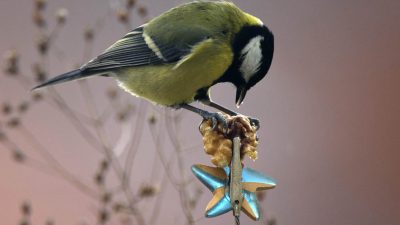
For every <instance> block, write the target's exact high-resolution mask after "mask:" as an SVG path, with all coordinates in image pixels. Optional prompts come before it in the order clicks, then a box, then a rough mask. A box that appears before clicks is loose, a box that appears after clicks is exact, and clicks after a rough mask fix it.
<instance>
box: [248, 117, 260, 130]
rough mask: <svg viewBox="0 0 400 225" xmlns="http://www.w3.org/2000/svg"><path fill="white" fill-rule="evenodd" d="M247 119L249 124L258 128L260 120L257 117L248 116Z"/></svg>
mask: <svg viewBox="0 0 400 225" xmlns="http://www.w3.org/2000/svg"><path fill="white" fill-rule="evenodd" d="M249 120H250V123H251V125H252V126H255V127H256V130H258V129H260V121H259V120H258V119H256V118H251V117H249Z"/></svg>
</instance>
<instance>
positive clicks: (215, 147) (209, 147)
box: [200, 115, 258, 167]
mask: <svg viewBox="0 0 400 225" xmlns="http://www.w3.org/2000/svg"><path fill="white" fill-rule="evenodd" d="M223 116H224V117H225V119H226V120H227V123H228V130H227V131H225V132H224V129H223V126H222V125H221V124H218V125H217V127H215V128H214V129H213V127H212V121H211V120H204V121H203V122H202V123H201V125H200V133H201V134H202V135H203V143H204V150H205V152H206V153H207V154H209V155H211V162H212V163H213V164H214V165H216V166H217V167H225V166H229V164H230V162H231V158H232V147H233V146H232V139H233V138H234V137H235V136H240V138H241V149H240V157H241V160H243V158H244V156H248V157H249V158H250V159H252V160H256V159H257V144H258V141H257V134H256V130H257V129H256V127H254V126H252V125H251V124H250V120H249V118H248V117H246V116H243V115H237V116H229V115H223Z"/></svg>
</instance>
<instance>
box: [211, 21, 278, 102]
mask: <svg viewBox="0 0 400 225" xmlns="http://www.w3.org/2000/svg"><path fill="white" fill-rule="evenodd" d="M257 37H259V45H258V46H259V48H260V49H261V55H262V57H261V59H257V60H260V63H259V67H258V68H257V69H256V70H255V71H254V72H255V73H254V74H250V75H248V74H247V77H246V75H245V74H243V73H242V72H241V70H240V67H241V66H242V64H243V62H244V57H243V55H242V54H243V49H244V48H246V46H247V45H248V44H249V43H250V42H251V41H252V40H253V39H254V38H257ZM233 53H234V58H233V62H232V64H231V66H230V67H229V68H228V69H227V70H226V71H225V73H224V75H223V76H222V77H221V78H220V79H218V80H217V81H216V82H215V83H220V82H231V83H233V84H234V85H235V86H236V87H237V89H238V92H237V96H236V101H237V104H240V103H241V101H242V100H243V98H244V95H245V94H246V91H247V90H249V89H250V88H251V87H253V86H254V85H255V84H256V83H258V82H259V81H260V80H261V79H262V78H264V77H265V75H266V74H267V72H268V70H269V68H270V66H271V62H272V57H273V54H274V36H273V34H272V33H271V31H270V30H269V29H268V28H267V27H266V26H263V25H262V26H244V27H243V28H242V29H241V30H240V31H239V33H238V34H237V35H236V37H235V39H234V41H233ZM238 101H240V102H238Z"/></svg>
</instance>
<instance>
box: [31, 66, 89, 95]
mask: <svg viewBox="0 0 400 225" xmlns="http://www.w3.org/2000/svg"><path fill="white" fill-rule="evenodd" d="M91 75H93V74H92V73H83V72H82V70H81V69H77V70H73V71H70V72H68V73H64V74H61V75H59V76H56V77H54V78H51V79H50V80H47V81H45V82H44V83H41V84H39V85H37V86H35V87H34V88H32V91H33V90H36V89H39V88H42V87H45V86H50V85H55V84H59V83H64V82H67V81H71V80H77V79H82V78H85V77H88V76H91Z"/></svg>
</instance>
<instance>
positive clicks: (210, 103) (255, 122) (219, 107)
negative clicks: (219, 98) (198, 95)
mask: <svg viewBox="0 0 400 225" xmlns="http://www.w3.org/2000/svg"><path fill="white" fill-rule="evenodd" d="M201 102H202V103H203V104H204V105H207V106H210V107H213V108H215V109H217V110H220V111H222V112H224V113H226V114H228V115H230V116H237V115H238V113H237V112H235V111H232V110H230V109H228V108H226V107H224V106H222V105H220V104H218V103H215V102H213V101H211V100H210V99H207V100H203V101H201ZM249 120H250V123H251V124H252V125H254V126H255V127H256V128H257V130H258V129H259V128H260V121H259V120H258V119H256V118H251V117H249Z"/></svg>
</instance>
